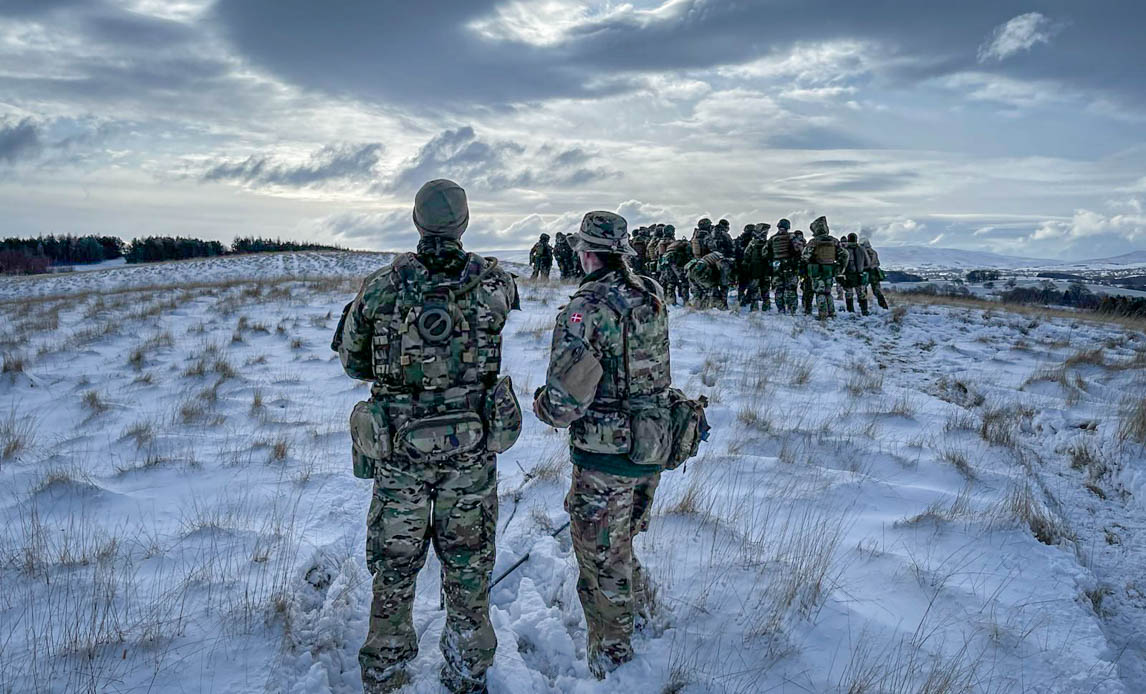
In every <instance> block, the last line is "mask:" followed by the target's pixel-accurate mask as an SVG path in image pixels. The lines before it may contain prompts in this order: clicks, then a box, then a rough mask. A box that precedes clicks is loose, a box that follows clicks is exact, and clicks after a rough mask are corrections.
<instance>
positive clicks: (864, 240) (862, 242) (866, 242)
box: [860, 236, 871, 246]
mask: <svg viewBox="0 0 1146 694" xmlns="http://www.w3.org/2000/svg"><path fill="white" fill-rule="evenodd" d="M860 245H861V246H871V241H869V240H868V238H867V237H866V236H861V237H860Z"/></svg>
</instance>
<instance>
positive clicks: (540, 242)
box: [529, 234, 553, 280]
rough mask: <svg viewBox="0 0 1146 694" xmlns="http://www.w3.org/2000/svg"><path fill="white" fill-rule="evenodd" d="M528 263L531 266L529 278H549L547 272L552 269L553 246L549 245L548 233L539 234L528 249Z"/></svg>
mask: <svg viewBox="0 0 1146 694" xmlns="http://www.w3.org/2000/svg"><path fill="white" fill-rule="evenodd" d="M529 265H530V266H531V267H532V268H533V274H532V275H530V276H529V279H531V280H535V279H537V278H538V277H541V278H543V279H549V272H550V270H552V269H553V248H552V247H551V246H550V245H549V234H542V235H541V236H539V237H538V238H537V243H535V244H533V248H531V249H529Z"/></svg>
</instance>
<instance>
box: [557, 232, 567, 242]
mask: <svg viewBox="0 0 1146 694" xmlns="http://www.w3.org/2000/svg"><path fill="white" fill-rule="evenodd" d="M563 238H565V234H564V233H562V232H560V231H559V232H557V240H558V241H560V240H561V239H563Z"/></svg>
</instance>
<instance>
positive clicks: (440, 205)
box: [414, 178, 470, 240]
mask: <svg viewBox="0 0 1146 694" xmlns="http://www.w3.org/2000/svg"><path fill="white" fill-rule="evenodd" d="M469 223H470V207H469V202H468V201H467V200H466V191H465V190H463V189H462V187H461V186H459V185H458V184H457V183H454V182H453V181H450V180H447V179H444V178H439V179H435V180H433V181H430V182H429V183H427V184H426V185H424V186H422V188H421V189H420V190H419V191H418V194H417V195H415V196H414V226H416V227H417V228H418V233H419V234H421V235H422V236H442V237H445V238H450V239H454V240H457V239H460V238H461V236H462V234H463V233H465V230H466V227H467V226H469Z"/></svg>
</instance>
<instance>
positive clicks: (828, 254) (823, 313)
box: [803, 217, 848, 320]
mask: <svg viewBox="0 0 1146 694" xmlns="http://www.w3.org/2000/svg"><path fill="white" fill-rule="evenodd" d="M811 230H812V240H811V242H810V243H808V245H807V247H806V248H804V253H803V258H804V261H805V262H806V263H807V264H808V277H809V278H810V279H811V280H812V290H813V291H815V293H816V310H817V313H816V317H817V318H819V319H820V320H826V319H827V318H830V317H832V316H834V315H836V304H835V302H834V301H833V300H832V285H833V284H834V283H835V280H836V275H837V274H839V273H840V272H842V271H843V269H844V268H846V267H847V264H848V252H847V251H846V250H845V249H844V248H843V247H842V246H840V242H839V241H837V240H835V239H834V238H832V237H831V236H829V235H828V219H827V218H826V217H817V218H816V220H815V221H813V222H812V226H811Z"/></svg>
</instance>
